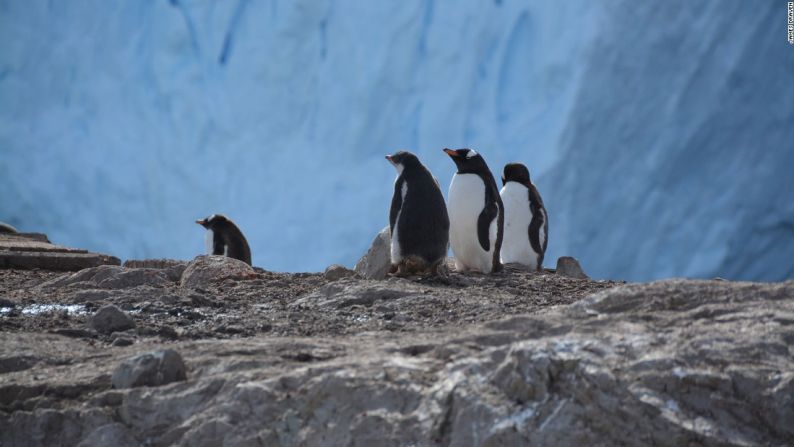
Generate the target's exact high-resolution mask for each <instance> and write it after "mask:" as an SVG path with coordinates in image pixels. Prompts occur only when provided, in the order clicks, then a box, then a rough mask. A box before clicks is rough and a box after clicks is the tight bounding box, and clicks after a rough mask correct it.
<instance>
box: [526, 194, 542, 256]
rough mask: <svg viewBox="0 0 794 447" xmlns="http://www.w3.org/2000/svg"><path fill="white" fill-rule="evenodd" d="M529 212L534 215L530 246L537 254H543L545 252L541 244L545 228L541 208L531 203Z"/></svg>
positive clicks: (531, 225) (530, 227)
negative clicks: (541, 235)
mask: <svg viewBox="0 0 794 447" xmlns="http://www.w3.org/2000/svg"><path fill="white" fill-rule="evenodd" d="M529 211H530V212H531V213H532V220H531V221H530V222H529V228H528V231H529V245H531V246H532V250H534V251H535V253H543V252H544V251H545V250H544V249H543V247H541V244H540V232H541V227H542V226H543V215H542V214H541V212H540V208H538V206H537V205H536V204H535V203H532V202H529Z"/></svg>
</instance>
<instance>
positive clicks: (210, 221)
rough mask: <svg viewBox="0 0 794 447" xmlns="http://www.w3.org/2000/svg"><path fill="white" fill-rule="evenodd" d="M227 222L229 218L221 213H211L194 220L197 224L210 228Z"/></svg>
mask: <svg viewBox="0 0 794 447" xmlns="http://www.w3.org/2000/svg"><path fill="white" fill-rule="evenodd" d="M226 222H229V218H228V217H226V216H224V215H223V214H213V215H211V216H209V217H206V218H204V219H199V220H197V221H196V223H197V224H199V225H201V226H202V227H204V228H206V229H208V230H209V229H212V228H215V227H216V226H218V225H219V224H223V223H226Z"/></svg>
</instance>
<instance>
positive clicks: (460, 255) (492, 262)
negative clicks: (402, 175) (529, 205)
mask: <svg viewBox="0 0 794 447" xmlns="http://www.w3.org/2000/svg"><path fill="white" fill-rule="evenodd" d="M444 152H446V153H447V155H449V156H450V157H452V161H454V162H455V165H456V166H457V167H458V172H457V173H455V175H454V176H453V177H452V183H451V184H450V185H449V220H450V229H449V238H450V242H451V243H452V252H453V253H454V254H455V267H456V268H457V270H459V271H464V270H476V271H479V272H482V273H490V272H496V271H499V270H501V268H502V265H501V263H500V262H499V256H500V255H499V253H500V250H501V248H502V234H503V232H504V207H503V206H502V199H501V197H499V190H498V189H497V187H496V181H495V180H494V178H493V174H491V171H490V169H488V165H487V164H485V160H484V159H483V158H482V156H481V155H480V154H478V153H477V152H475V151H473V150H471V149H458V150H452V149H444Z"/></svg>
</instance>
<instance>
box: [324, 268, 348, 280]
mask: <svg viewBox="0 0 794 447" xmlns="http://www.w3.org/2000/svg"><path fill="white" fill-rule="evenodd" d="M355 274H356V272H354V271H353V270H350V269H349V268H347V267H345V266H343V265H339V264H331V265H330V266H328V268H327V269H325V273H323V276H325V279H327V280H329V281H336V280H337V279H342V278H347V277H349V276H353V275H355Z"/></svg>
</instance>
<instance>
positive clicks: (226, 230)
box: [196, 214, 251, 265]
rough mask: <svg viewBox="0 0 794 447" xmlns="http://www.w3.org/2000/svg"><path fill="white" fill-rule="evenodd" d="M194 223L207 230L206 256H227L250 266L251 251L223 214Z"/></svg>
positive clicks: (239, 232)
mask: <svg viewBox="0 0 794 447" xmlns="http://www.w3.org/2000/svg"><path fill="white" fill-rule="evenodd" d="M196 223H197V224H199V225H201V226H203V227H204V228H206V229H207V234H206V236H205V237H204V242H206V244H207V254H210V255H222V256H228V257H230V258H234V259H239V260H241V261H243V262H245V263H246V264H248V265H251V249H250V248H248V241H246V240H245V236H243V232H242V231H240V229H239V228H237V225H235V224H234V222H232V221H231V220H229V218H228V217H226V216H224V215H223V214H213V215H212V216H210V217H208V218H206V219H201V220H197V221H196Z"/></svg>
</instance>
